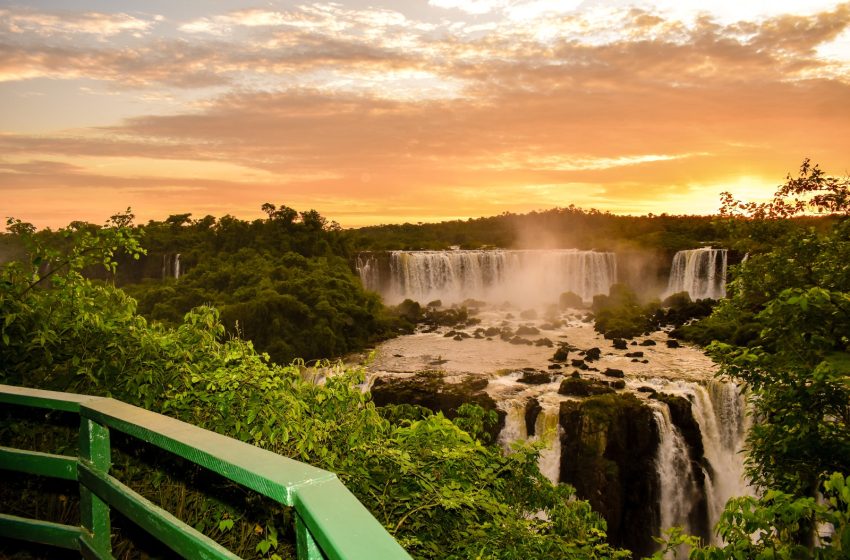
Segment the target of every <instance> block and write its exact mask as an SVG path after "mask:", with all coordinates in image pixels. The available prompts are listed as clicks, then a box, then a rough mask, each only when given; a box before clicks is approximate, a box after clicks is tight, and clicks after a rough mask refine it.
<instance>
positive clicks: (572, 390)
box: [558, 377, 614, 397]
mask: <svg viewBox="0 0 850 560" xmlns="http://www.w3.org/2000/svg"><path fill="white" fill-rule="evenodd" d="M613 392H614V389H612V388H611V387H609V386H608V385H607V384H606V383H603V382H602V381H597V380H596V379H581V378H575V377H568V378H567V379H564V380H563V381H561V386H560V387H559V388H558V393H560V394H562V395H570V396H573V397H590V396H593V395H604V394H606V393H613Z"/></svg>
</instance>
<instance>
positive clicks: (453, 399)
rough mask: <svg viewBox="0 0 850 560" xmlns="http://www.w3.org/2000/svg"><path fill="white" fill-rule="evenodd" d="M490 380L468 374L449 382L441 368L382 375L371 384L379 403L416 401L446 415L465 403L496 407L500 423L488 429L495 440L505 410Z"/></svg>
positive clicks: (493, 408)
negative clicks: (491, 390)
mask: <svg viewBox="0 0 850 560" xmlns="http://www.w3.org/2000/svg"><path fill="white" fill-rule="evenodd" d="M487 384H488V381H487V380H486V379H482V378H481V377H478V376H468V377H466V378H464V379H463V380H462V381H460V382H457V383H449V382H447V381H446V380H445V378H444V374H443V373H442V372H436V371H426V372H420V373H417V374H416V375H414V376H411V377H389V376H388V377H379V378H377V379H376V380H375V382H374V383H373V384H372V389H371V393H372V401H373V402H374V403H375V405H376V406H386V405H390V404H413V405H418V406H424V407H425V408H428V409H430V410H433V411H434V412H442V413H443V414H444V415H445V416H446V418H455V417H457V409H458V408H460V406H461V405H462V404H464V403H471V404H477V405H478V406H480V407H481V408H483V409H485V410H494V411H496V414H498V416H499V421H498V423H497V425H495V426H493V427H491V428H489V429H488V430H487V434H488V437H489V438H490V440H489V441H491V442H495V441H496V438H497V437H498V436H499V432H500V431H502V428H503V427H504V426H505V412H504V411H501V410H499V409H498V408H497V407H496V401H494V400H493V398H492V397H491V396H490V395H488V394H487V393H486V392H485V391H484V389H485V388H486V387H487Z"/></svg>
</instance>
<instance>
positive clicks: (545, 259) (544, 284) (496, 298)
mask: <svg viewBox="0 0 850 560" xmlns="http://www.w3.org/2000/svg"><path fill="white" fill-rule="evenodd" d="M387 268H388V272H385V273H384V274H388V278H381V271H380V270H379V266H378V262H377V260H376V259H375V257H374V256H368V257H363V258H360V257H358V261H357V269H358V271H359V273H360V278H361V279H362V281H363V285H364V286H365V287H367V288H369V289H373V290H374V289H377V291H380V292H382V295H384V297H385V298H387V299H388V300H394V301H401V300H403V299H406V298H410V299H414V300H417V301H420V302H423V303H424V302H427V301H431V300H435V299H440V300H443V301H444V302H447V301H453V302H459V301H463V300H464V299H467V298H476V299H485V300H488V301H492V302H497V303H501V302H504V301H510V302H513V303H518V304H529V305H534V304H540V303H547V302H549V303H551V302H555V301H557V300H558V297H559V296H560V294H562V293H563V292H567V291H572V292H575V293H576V294H578V295H579V296H581V297H582V299H584V300H585V301H589V300H591V299H592V298H593V296H594V295H596V294H603V293H608V289H609V287H610V286H611V284H613V283H614V282H616V280H617V260H616V256H615V255H614V253H600V252H596V251H579V250H576V249H560V250H524V251H509V250H474V251H472V250H470V251H461V250H453V251H392V252H391V253H390V254H389V266H388V267H387Z"/></svg>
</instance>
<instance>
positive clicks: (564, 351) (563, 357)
mask: <svg viewBox="0 0 850 560" xmlns="http://www.w3.org/2000/svg"><path fill="white" fill-rule="evenodd" d="M569 355H570V350H569V348H567V347H565V346H561V347H560V348H558V349H557V350H555V355H554V356H552V359H553V360H555V361H556V362H566V361H567V357H568V356H569Z"/></svg>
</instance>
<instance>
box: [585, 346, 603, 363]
mask: <svg viewBox="0 0 850 560" xmlns="http://www.w3.org/2000/svg"><path fill="white" fill-rule="evenodd" d="M600 356H602V350H600V349H599V348H591V349H590V350H585V351H584V359H585V361H588V362H592V361H594V360H598V359H599V358H600Z"/></svg>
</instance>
